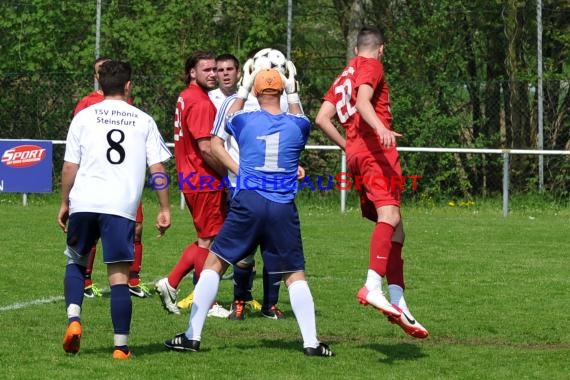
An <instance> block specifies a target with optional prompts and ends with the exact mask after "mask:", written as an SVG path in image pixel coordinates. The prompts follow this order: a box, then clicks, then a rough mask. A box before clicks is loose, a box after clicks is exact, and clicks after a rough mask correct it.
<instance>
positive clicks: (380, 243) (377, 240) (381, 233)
mask: <svg viewBox="0 0 570 380" xmlns="http://www.w3.org/2000/svg"><path fill="white" fill-rule="evenodd" d="M393 234H394V227H392V226H391V225H390V224H388V223H384V222H379V223H377V224H376V228H374V232H373V233H372V239H371V240H370V263H369V265H368V267H369V268H370V269H372V270H373V271H375V272H376V273H378V274H379V275H380V276H382V277H384V275H385V274H386V267H387V266H388V258H389V257H390V251H391V250H392V235H393Z"/></svg>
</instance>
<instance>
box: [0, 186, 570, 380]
mask: <svg viewBox="0 0 570 380" xmlns="http://www.w3.org/2000/svg"><path fill="white" fill-rule="evenodd" d="M172 203H173V205H174V206H173V225H172V228H171V229H170V230H169V231H168V232H167V234H166V236H165V237H164V238H162V239H156V237H155V236H156V233H155V231H154V229H153V224H154V223H153V219H154V217H155V215H156V206H155V204H156V202H155V200H154V199H153V198H152V197H151V196H150V195H149V194H146V195H145V229H144V237H143V243H144V249H145V250H144V261H143V272H142V277H143V281H145V282H151V281H154V280H156V279H158V278H160V277H162V276H164V275H166V274H167V273H168V272H169V270H170V268H171V267H172V266H173V265H174V263H175V262H176V260H177V259H178V256H179V254H180V252H181V250H182V249H183V248H184V247H185V246H186V245H187V244H188V243H189V242H191V241H193V240H194V236H195V235H194V230H193V226H192V224H191V221H190V217H189V216H188V213H187V211H180V210H179V209H178V198H173V202H172ZM58 205H59V204H58V200H57V196H56V195H50V196H30V205H29V206H28V207H22V206H21V198H19V197H17V196H14V195H6V194H2V195H0V231H2V232H1V233H0V258H1V260H0V273H1V275H0V290H1V294H2V298H1V300H0V325H1V331H2V334H1V336H0V354H1V355H0V365H1V367H2V370H1V371H0V373H1V374H0V378H7V379H11V378H17V379H20V378H26V379H46V378H50V379H52V378H53V379H63V378H74V377H76V378H92V379H108V378H121V377H122V378H140V379H159V378H160V379H188V378H204V379H215V378H221V379H225V378H236V377H237V378H254V379H301V378H305V379H317V378H318V379H348V378H351V379H352V378H355V379H357V378H358V379H372V378H382V379H434V378H440V379H450V378H457V379H477V378H504V379H523V378H529V379H535V378H544V379H551V378H552V379H557V378H560V379H563V378H568V373H570V364H569V360H568V358H569V357H570V331H569V329H568V315H569V314H570V306H569V303H568V289H569V288H570V280H569V278H570V276H569V272H568V269H569V268H570V265H569V264H570V259H569V256H568V254H569V253H570V238H569V236H570V222H569V220H570V210H568V209H567V208H560V207H556V208H555V209H552V208H549V207H546V208H544V207H536V208H532V207H530V206H529V205H526V206H524V207H521V208H514V209H513V211H512V213H511V215H510V216H509V217H508V218H503V217H502V216H501V208H500V202H476V203H475V205H473V206H471V207H438V208H433V207H428V206H426V205H421V204H420V205H416V206H408V207H404V209H403V213H404V218H405V221H406V230H407V241H406V246H405V258H406V279H407V285H408V286H407V291H406V295H407V296H406V299H407V301H408V303H409V305H410V307H411V310H412V312H413V313H414V315H415V316H416V318H418V319H419V320H420V321H421V322H422V323H423V324H424V325H425V326H426V327H427V328H428V329H429V330H430V334H431V335H430V337H429V338H428V339H426V340H423V341H422V340H415V339H413V338H411V337H408V336H407V335H405V334H404V333H403V332H402V331H401V330H400V329H399V328H397V327H396V326H393V325H390V324H389V323H387V321H386V319H385V318H384V317H382V316H381V315H380V314H379V313H377V312H375V311H374V310H373V309H371V308H369V307H368V308H364V307H362V306H360V305H359V304H358V303H357V302H356V299H355V294H356V291H357V290H358V288H359V287H360V286H361V285H362V283H363V281H364V278H365V275H366V268H367V262H368V258H367V257H368V253H367V252H368V243H369V238H370V233H371V230H372V225H371V224H370V223H369V222H367V221H365V220H363V219H362V218H361V217H360V214H359V211H358V210H357V209H356V207H355V202H354V199H351V200H350V202H349V211H348V212H347V213H346V214H345V215H341V214H340V213H339V212H338V203H337V202H331V201H330V200H323V201H322V202H318V201H315V200H314V199H312V200H311V202H309V201H307V200H306V199H303V198H302V199H301V201H300V204H299V210H300V213H301V221H302V228H303V238H304V247H305V253H306V261H307V274H308V278H309V283H310V286H311V290H312V292H313V297H314V299H315V304H316V307H317V328H318V331H319V335H320V338H321V339H322V340H323V341H325V342H327V343H330V345H331V347H332V348H333V349H334V350H335V351H336V352H337V357H335V358H328V359H325V358H308V357H305V356H304V355H303V354H302V350H301V348H302V344H301V338H300V333H299V331H298V327H297V324H296V322H295V319H294V317H293V314H292V311H291V307H290V304H289V297H288V295H287V291H286V289H284V288H283V287H282V290H281V300H280V305H281V307H282V309H283V310H284V311H285V313H286V314H287V316H288V319H286V320H283V321H271V320H267V319H264V318H261V317H259V316H256V315H253V316H250V317H249V318H247V319H246V320H245V321H243V322H232V321H227V320H221V319H217V318H208V320H207V323H206V326H205V329H204V332H203V335H202V351H201V352H199V353H176V352H169V351H166V350H165V348H164V347H163V345H162V342H163V341H164V340H165V339H168V338H171V337H172V336H173V335H174V334H175V333H178V332H181V331H183V330H185V329H186V327H187V323H188V315H187V314H186V313H184V314H183V315H181V316H174V315H167V314H166V312H164V311H163V310H162V308H161V306H160V302H159V299H158V297H156V296H154V297H151V298H150V299H138V298H135V299H133V303H134V316H133V323H132V335H131V339H130V346H131V348H132V349H133V351H134V354H135V357H134V359H133V360H131V361H129V362H115V361H113V360H112V359H111V348H112V343H113V331H112V325H111V321H110V316H109V299H108V298H107V297H102V298H99V299H94V300H90V299H86V300H85V302H84V309H83V314H82V320H83V325H84V338H83V339H82V348H81V352H80V353H79V354H78V355H77V356H69V355H66V354H64V353H63V350H62V348H61V339H62V336H63V332H64V329H65V325H66V315H65V307H64V303H63V300H62V299H61V296H62V295H63V289H62V280H63V270H64V264H65V259H64V256H63V254H62V252H63V249H64V241H65V240H64V234H63V233H62V232H61V231H60V230H59V229H58V227H57V225H56V222H55V217H56V214H57V211H58ZM496 205H499V207H496ZM258 273H261V272H260V271H259V272H258ZM258 277H260V276H258ZM94 279H95V281H96V282H97V283H98V284H99V285H101V286H104V285H105V270H104V266H103V264H102V262H101V256H99V257H98V259H97V261H96V264H95V270H94ZM255 287H256V288H255V291H254V293H255V295H256V297H257V298H258V299H259V298H260V297H261V279H260V278H258V279H256V282H255ZM191 288H192V285H191V280H190V279H188V280H185V281H184V282H183V283H182V285H181V289H182V290H181V295H182V296H184V295H186V294H187V293H188V292H189V291H190V290H191ZM231 294H232V293H231V282H230V281H223V282H222V284H221V287H220V293H219V297H218V299H219V301H221V302H222V303H223V304H225V305H226V306H227V305H228V304H229V303H230V302H231V299H232V295H231ZM37 300H47V301H45V302H46V303H40V304H31V303H32V302H34V301H37ZM50 300H51V301H50Z"/></svg>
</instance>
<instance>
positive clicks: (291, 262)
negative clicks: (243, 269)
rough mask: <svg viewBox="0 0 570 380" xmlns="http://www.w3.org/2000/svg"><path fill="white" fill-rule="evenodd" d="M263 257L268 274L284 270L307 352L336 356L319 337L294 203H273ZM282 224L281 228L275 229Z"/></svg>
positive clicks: (266, 230)
mask: <svg viewBox="0 0 570 380" xmlns="http://www.w3.org/2000/svg"><path fill="white" fill-rule="evenodd" d="M266 220H267V222H266V223H265V225H266V226H267V227H266V228H265V229H264V234H263V244H262V251H261V252H262V257H263V266H264V268H266V270H267V272H268V273H281V272H284V273H283V279H284V281H285V285H286V286H287V290H288V291H289V298H290V300H291V308H292V309H293V313H294V314H295V318H296V320H297V324H298V325H299V329H300V330H301V336H302V338H303V351H304V353H305V354H306V355H310V356H334V353H333V352H332V351H330V349H329V347H328V346H327V345H326V344H323V343H321V342H319V339H318V338H317V325H316V317H315V304H314V301H313V296H312V294H311V290H310V289H309V285H308V283H307V280H306V278H305V257H304V254H303V242H302V239H301V225H300V221H299V214H298V212H297V207H296V206H295V204H294V203H288V204H283V203H275V202H271V203H270V204H269V207H268V212H267V214H266ZM275 226H279V228H275Z"/></svg>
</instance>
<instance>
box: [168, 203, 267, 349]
mask: <svg viewBox="0 0 570 380" xmlns="http://www.w3.org/2000/svg"><path fill="white" fill-rule="evenodd" d="M242 198H243V197H242V196H241V195H240V194H238V195H237V196H236V197H235V202H234V203H235V207H232V209H231V210H230V212H229V215H228V217H227V219H226V221H225V223H224V225H223V227H222V228H221V230H220V232H219V234H218V235H217V237H216V240H215V241H214V243H213V244H212V249H211V251H210V253H209V254H208V257H207V258H206V262H205V263H204V269H203V270H202V273H201V275H200V279H199V280H198V283H197V284H196V288H195V289H194V302H193V303H192V311H191V312H190V323H189V327H188V330H187V331H186V332H184V333H181V334H178V335H176V336H175V337H174V338H172V339H170V340H167V341H165V342H164V345H165V346H166V347H168V348H170V349H173V350H179V351H198V350H199V349H200V340H201V334H202V329H203V327H204V323H205V321H206V317H207V315H208V309H209V308H210V305H212V303H213V302H214V300H215V299H216V295H217V293H218V288H219V284H220V279H221V276H222V275H223V274H224V272H225V270H226V269H227V268H228V266H229V265H230V264H235V263H237V262H238V261H240V260H241V259H243V258H244V257H245V256H247V254H248V252H251V251H252V249H253V248H252V247H255V246H257V242H258V234H257V233H256V228H258V226H259V225H260V224H261V222H260V218H256V217H255V215H256V214H255V213H254V212H249V210H250V207H252V205H253V206H255V202H248V199H247V196H245V198H246V199H245V200H243V203H242ZM256 200H257V198H256ZM234 210H242V211H241V212H233V211H234ZM244 210H245V212H244Z"/></svg>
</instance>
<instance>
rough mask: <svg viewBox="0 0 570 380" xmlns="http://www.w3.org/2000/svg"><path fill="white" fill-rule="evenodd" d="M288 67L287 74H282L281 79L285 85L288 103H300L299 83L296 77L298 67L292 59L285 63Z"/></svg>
mask: <svg viewBox="0 0 570 380" xmlns="http://www.w3.org/2000/svg"><path fill="white" fill-rule="evenodd" d="M285 67H286V68H287V76H285V75H283V74H281V79H282V80H283V84H284V87H285V93H286V94H287V103H300V102H301V101H300V100H299V94H298V92H299V83H298V82H297V80H296V79H295V76H296V75H297V68H296V67H295V65H294V64H293V62H292V61H287V62H286V63H285Z"/></svg>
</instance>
